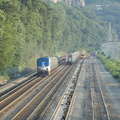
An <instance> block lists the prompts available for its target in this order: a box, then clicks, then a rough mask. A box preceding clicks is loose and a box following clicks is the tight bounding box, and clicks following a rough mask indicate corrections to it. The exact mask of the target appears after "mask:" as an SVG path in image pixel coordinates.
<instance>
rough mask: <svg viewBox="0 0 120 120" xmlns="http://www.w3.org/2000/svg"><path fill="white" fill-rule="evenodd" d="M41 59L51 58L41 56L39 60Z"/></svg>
mask: <svg viewBox="0 0 120 120" xmlns="http://www.w3.org/2000/svg"><path fill="white" fill-rule="evenodd" d="M40 59H49V57H41V58H38V60H40Z"/></svg>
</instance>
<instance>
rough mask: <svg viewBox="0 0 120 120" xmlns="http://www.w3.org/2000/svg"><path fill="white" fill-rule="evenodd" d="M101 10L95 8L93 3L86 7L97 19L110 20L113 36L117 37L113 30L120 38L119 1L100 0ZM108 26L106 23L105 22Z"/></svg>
mask: <svg viewBox="0 0 120 120" xmlns="http://www.w3.org/2000/svg"><path fill="white" fill-rule="evenodd" d="M99 5H101V8H102V9H101V10H99V9H97V6H96V4H95V3H93V4H90V5H89V6H88V7H89V8H90V9H91V10H93V11H94V12H95V14H96V15H97V16H98V18H99V19H101V20H103V21H106V22H111V23H112V29H113V30H114V31H113V34H114V35H113V37H115V38H117V36H116V35H115V33H114V32H116V33H117V35H118V37H119V38H120V20H119V18H120V1H117V0H116V1H114V0H107V2H105V1H102V2H101V4H99ZM106 26H107V27H108V24H106Z"/></svg>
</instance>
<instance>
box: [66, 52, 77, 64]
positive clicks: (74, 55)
mask: <svg viewBox="0 0 120 120" xmlns="http://www.w3.org/2000/svg"><path fill="white" fill-rule="evenodd" d="M78 58H79V51H75V52H70V53H68V55H67V56H66V63H67V64H69V65H72V64H73V63H75V62H76V60H77V59H78Z"/></svg>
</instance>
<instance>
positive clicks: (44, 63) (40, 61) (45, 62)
mask: <svg viewBox="0 0 120 120" xmlns="http://www.w3.org/2000/svg"><path fill="white" fill-rule="evenodd" d="M37 66H40V67H43V66H49V58H47V57H42V58H38V59H37Z"/></svg>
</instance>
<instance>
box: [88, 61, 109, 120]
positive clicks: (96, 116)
mask: <svg viewBox="0 0 120 120" xmlns="http://www.w3.org/2000/svg"><path fill="white" fill-rule="evenodd" d="M90 75H91V76H90V90H91V99H92V115H93V120H110V118H109V114H108V110H107V107H106V106H107V105H106V102H105V100H104V96H103V92H102V90H101V87H100V84H99V80H98V73H97V71H96V69H95V64H94V61H92V63H91V65H90Z"/></svg>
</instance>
